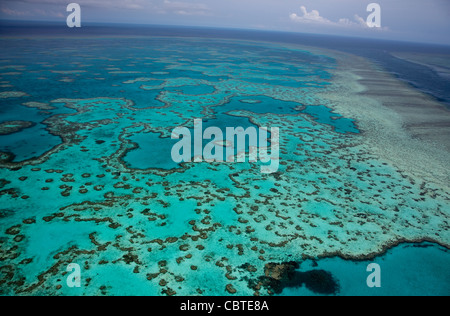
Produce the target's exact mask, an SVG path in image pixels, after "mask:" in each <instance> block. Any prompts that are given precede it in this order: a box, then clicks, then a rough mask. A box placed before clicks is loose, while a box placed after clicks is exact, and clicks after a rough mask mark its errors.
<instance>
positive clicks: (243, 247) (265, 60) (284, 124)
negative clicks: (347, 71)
mask: <svg viewBox="0 0 450 316" xmlns="http://www.w3.org/2000/svg"><path fill="white" fill-rule="evenodd" d="M2 42H4V45H3V46H2V49H1V50H0V96H1V97H2V98H1V100H0V102H1V107H0V123H8V122H12V121H26V122H31V123H33V124H34V125H32V126H31V127H28V128H23V129H22V130H18V131H15V132H14V133H9V134H5V135H1V136H0V152H2V154H1V155H0V159H1V160H0V199H1V206H0V228H1V229H0V294H2V295H12V294H21V295H35V294H60V295H72V294H75V295H82V294H85V295H107V294H108V295H123V294H125V295H136V294H145V295H173V294H177V295H200V294H201V295H231V294H234V293H237V294H238V295H253V294H261V295H269V294H271V292H270V287H265V286H264V285H262V286H260V287H254V286H252V284H253V285H254V284H255V283H254V282H257V280H259V278H260V277H262V276H264V275H265V272H266V269H267V264H269V263H271V262H275V263H281V262H286V261H291V260H292V261H295V262H303V259H304V257H305V256H306V257H312V258H315V257H318V256H322V255H324V254H329V253H335V254H337V255H339V254H340V255H343V256H347V257H351V258H358V257H360V256H365V255H367V254H372V253H375V254H376V253H379V252H382V249H383V247H384V246H385V245H387V244H391V243H395V242H398V241H401V240H404V241H417V242H420V241H422V240H429V239H432V240H436V241H439V242H440V243H441V244H449V241H450V236H449V232H448V229H447V228H446V226H445V225H443V224H442V223H443V221H445V220H446V218H447V217H448V210H449V209H450V207H449V206H450V205H449V200H450V199H449V194H448V192H446V191H445V189H443V188H442V187H439V186H437V185H435V184H433V183H425V182H423V181H418V180H417V179H416V180H415V179H413V178H412V177H409V176H407V175H405V172H404V171H402V170H398V169H396V167H395V166H392V165H390V164H389V163H388V162H386V161H380V160H379V159H378V157H377V156H376V155H374V154H372V153H371V152H370V151H369V150H368V149H367V148H365V147H363V146H360V143H361V139H363V137H364V134H363V133H360V131H359V130H358V127H357V122H355V121H353V120H352V119H350V118H347V117H344V116H343V115H342V114H340V113H338V112H336V111H335V110H334V108H333V104H332V102H330V101H329V100H327V99H325V98H324V97H320V95H323V92H327V91H330V90H332V89H333V87H334V85H333V83H334V80H335V78H334V77H333V70H334V69H336V67H338V65H339V63H338V60H336V58H337V57H335V56H330V54H329V53H327V52H323V53H321V52H320V51H314V52H312V51H309V50H308V49H306V48H298V47H283V46H280V45H275V44H269V43H256V42H245V41H226V40H214V39H181V38H180V39H177V41H174V40H173V39H170V38H162V37H141V38H123V37H122V38H84V39H71V40H65V39H33V40H30V39H27V40H25V39H8V40H6V39H2ZM30 102H31V103H30ZM195 119H202V120H203V127H204V128H207V127H211V126H216V127H219V128H220V129H221V130H226V127H238V126H242V127H244V128H247V127H255V128H259V127H268V128H270V127H278V128H279V129H280V166H279V170H278V172H276V173H273V174H263V173H261V169H260V165H261V163H260V162H257V163H250V162H248V161H247V162H244V163H208V162H201V163H187V164H183V165H182V166H180V165H179V164H177V163H175V162H173V161H172V159H171V157H170V151H171V149H172V146H173V144H174V143H175V141H174V140H172V139H171V138H170V136H171V133H172V131H173V129H174V128H176V127H179V126H184V127H187V128H188V129H190V131H193V122H194V120H195ZM206 142H207V141H203V145H205V144H206ZM238 149H239V150H242V151H244V150H245V151H248V145H246V146H244V147H242V148H238ZM434 249H435V248H433V247H429V248H405V249H404V250H403V246H399V247H397V248H394V249H393V250H392V252H390V251H389V252H388V253H387V254H386V255H384V256H382V257H376V258H375V259H374V260H375V261H376V262H382V263H383V265H385V266H386V270H385V271H384V270H383V271H384V272H383V282H385V283H383V284H386V288H385V289H386V292H382V293H387V294H395V288H393V287H392V286H391V285H390V284H392V282H394V283H395V284H400V285H402V286H403V287H405V288H408V289H409V292H408V293H411V294H420V293H423V288H421V287H419V285H418V282H419V281H414V280H413V281H411V282H412V283H411V282H410V279H407V278H406V274H402V273H399V272H398V271H399V270H397V269H403V268H402V265H403V263H404V262H403V261H402V260H401V259H400V257H401V258H411V259H410V260H411V261H413V260H414V262H421V261H420V260H421V259H420V258H423V257H429V256H434V258H435V259H433V260H432V262H433V264H434V266H433V267H431V266H429V268H428V266H427V267H425V266H424V265H423V264H422V265H420V266H419V265H418V264H417V265H414V264H412V265H411V269H412V270H414V271H416V273H415V274H414V275H425V277H426V276H429V277H430V278H429V279H425V281H426V282H429V283H430V284H435V286H434V287H435V289H436V292H433V293H438V294H440V293H443V292H444V290H446V289H448V288H447V286H448V281H446V280H447V279H442V278H441V281H440V282H439V281H437V279H436V278H435V276H434V274H425V273H423V270H424V269H433V271H439V270H440V271H443V273H444V272H445V271H447V270H448V269H447V267H448V260H449V255H448V251H443V250H442V249H438V250H434ZM410 250H413V253H410V252H409V251H410ZM398 253H400V255H399V254H398ZM334 257H336V256H334ZM383 258H384V259H383ZM419 259H420V260H419ZM379 260H381V261H379ZM383 260H385V262H384V261H383ZM69 263H77V264H79V265H80V266H81V273H82V274H81V279H82V286H81V288H69V287H68V286H67V284H66V278H67V273H66V267H67V265H68V264H69ZM317 264H318V265H319V266H318V267H320V268H321V269H323V270H326V271H330V273H331V274H332V275H333V276H335V277H336V279H337V280H338V281H339V284H340V285H341V290H340V292H339V293H338V294H341V295H346V294H349V293H355V292H356V291H359V290H360V289H362V288H363V287H362V286H361V287H359V285H356V286H353V285H351V280H350V277H349V275H348V271H349V269H350V270H351V268H348V267H353V266H352V265H355V268H357V269H360V268H364V264H365V262H361V263H353V262H352V261H348V262H347V261H346V262H343V261H340V259H336V258H334V259H333V258H331V259H323V260H319V261H317ZM366 266H367V265H366ZM396 267H397V268H396ZM301 269H308V267H307V263H302V265H301ZM364 274H365V269H363V272H362V273H361V277H362V276H363V275H364ZM400 276H405V277H404V278H401V277H400ZM390 282H391V283H390ZM420 282H422V281H420ZM358 284H359V283H358ZM400 285H399V286H400ZM427 289H428V288H427ZM235 291H236V292H235ZM285 291H289V290H288V289H285ZM361 291H362V292H361V294H363V295H365V294H369V292H367V290H366V289H364V290H361ZM286 293H288V294H289V292H286ZM427 293H429V292H427ZM284 294H285V293H284ZM292 294H298V293H297V292H296V290H295V291H294V292H292ZM299 294H311V293H310V292H307V291H306V290H305V291H303V290H300V292H299ZM375 294H379V292H377V293H375Z"/></svg>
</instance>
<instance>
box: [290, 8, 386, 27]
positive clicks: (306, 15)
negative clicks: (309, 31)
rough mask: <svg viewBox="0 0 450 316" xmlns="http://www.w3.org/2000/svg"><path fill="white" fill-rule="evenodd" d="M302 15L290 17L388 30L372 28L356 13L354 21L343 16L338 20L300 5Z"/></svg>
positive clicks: (320, 22)
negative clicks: (335, 20)
mask: <svg viewBox="0 0 450 316" xmlns="http://www.w3.org/2000/svg"><path fill="white" fill-rule="evenodd" d="M300 11H301V13H302V14H301V15H297V14H296V13H291V14H290V15H289V18H290V19H291V21H293V22H296V23H305V24H312V25H318V26H320V25H322V26H332V27H352V28H360V29H378V30H380V29H381V30H387V28H386V27H383V28H370V27H369V26H367V23H366V21H365V20H364V19H363V18H362V17H360V16H359V15H357V14H355V15H354V17H353V19H354V20H353V21H352V20H350V19H347V18H341V19H339V20H338V21H337V22H334V21H331V20H329V19H327V18H325V17H323V16H321V15H320V13H319V11H317V10H312V11H311V12H308V10H307V9H306V7H305V6H301V7H300Z"/></svg>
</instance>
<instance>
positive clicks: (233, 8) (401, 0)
mask: <svg viewBox="0 0 450 316" xmlns="http://www.w3.org/2000/svg"><path fill="white" fill-rule="evenodd" d="M70 2H76V3H78V4H79V5H80V7H81V23H82V27H83V23H87V25H88V24H89V23H91V22H98V23H132V24H159V25H185V26H207V27H220V28H243V29H260V30H273V31H287V32H300V33H317V34H330V35H342V36H358V37H369V38H382V39H391V40H402V41H413V42H428V43H439V44H447V45H450V0H0V19H1V20H36V21H59V22H61V24H62V25H65V23H66V18H67V16H68V15H69V14H70V13H68V12H66V7H67V5H68V4H69V3H70ZM372 2H375V3H378V4H379V5H380V8H381V27H380V28H369V27H368V26H367V23H366V20H367V17H368V16H369V14H370V12H367V6H368V5H369V4H370V3H372ZM85 25H86V24H85Z"/></svg>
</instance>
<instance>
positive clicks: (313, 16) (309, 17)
mask: <svg viewBox="0 0 450 316" xmlns="http://www.w3.org/2000/svg"><path fill="white" fill-rule="evenodd" d="M300 10H301V11H302V14H303V15H302V16H299V15H297V14H296V13H292V14H291V15H290V16H289V17H290V18H291V20H292V21H294V22H300V23H318V24H334V23H333V22H331V21H330V20H328V19H326V18H324V17H322V16H320V13H319V11H317V10H312V11H311V12H308V11H307V10H306V7H305V6H301V7H300Z"/></svg>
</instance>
